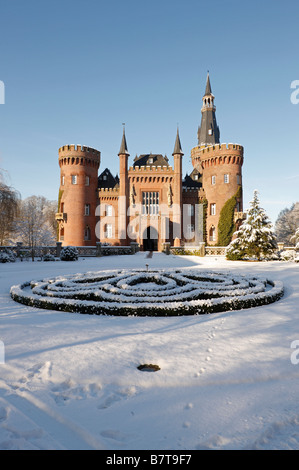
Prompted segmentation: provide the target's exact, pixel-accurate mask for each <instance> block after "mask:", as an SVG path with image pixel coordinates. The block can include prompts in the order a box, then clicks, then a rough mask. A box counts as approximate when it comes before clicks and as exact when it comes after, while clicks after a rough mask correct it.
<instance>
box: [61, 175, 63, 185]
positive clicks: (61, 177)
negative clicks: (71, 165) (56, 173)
mask: <svg viewBox="0 0 299 470" xmlns="http://www.w3.org/2000/svg"><path fill="white" fill-rule="evenodd" d="M61 186H64V176H62V177H61Z"/></svg>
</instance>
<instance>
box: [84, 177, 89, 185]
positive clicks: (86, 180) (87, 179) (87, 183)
mask: <svg viewBox="0 0 299 470" xmlns="http://www.w3.org/2000/svg"><path fill="white" fill-rule="evenodd" d="M85 186H89V176H85Z"/></svg>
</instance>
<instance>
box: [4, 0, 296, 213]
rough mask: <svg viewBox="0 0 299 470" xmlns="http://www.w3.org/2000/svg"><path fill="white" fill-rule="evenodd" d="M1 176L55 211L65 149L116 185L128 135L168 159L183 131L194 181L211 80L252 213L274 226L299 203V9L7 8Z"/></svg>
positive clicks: (280, 4) (63, 0)
mask: <svg viewBox="0 0 299 470" xmlns="http://www.w3.org/2000/svg"><path fill="white" fill-rule="evenodd" d="M0 14H1V23H2V24H1V31H0V59H1V60H0V80H1V81H3V82H4V84H5V104H4V105H0V167H1V168H3V169H4V170H5V171H6V172H7V173H6V174H7V181H8V183H10V184H11V185H13V186H14V187H15V188H16V189H18V190H19V191H20V193H21V195H22V198H25V197H27V196H30V195H32V194H36V195H44V196H45V197H47V198H48V199H53V200H54V199H57V194H58V188H59V166H58V148H59V147H61V146H62V145H65V144H82V145H87V146H90V147H94V148H96V149H98V150H100V151H101V152H102V163H101V167H100V169H101V170H104V169H105V168H106V167H109V168H110V169H111V171H112V172H113V173H118V156H117V154H118V151H119V147H120V142H121V136H122V123H123V122H125V123H126V137H127V143H128V149H129V152H130V154H131V157H130V163H131V164H132V162H133V159H134V157H135V155H136V154H138V155H140V154H142V153H147V152H153V153H162V154H167V156H168V157H169V158H170V161H171V162H172V151H173V147H174V142H175V136H176V129H177V125H179V130H180V137H181V143H182V148H183V151H184V154H185V155H184V172H190V171H191V170H192V164H191V160H190V151H191V148H192V147H194V146H196V144H197V127H198V125H199V123H200V119H201V112H200V110H201V99H202V95H203V92H204V89H205V81H206V74H207V70H209V71H210V77H211V85H212V91H213V93H214V95H215V104H216V107H217V111H216V115H217V121H218V124H219V127H220V131H221V141H222V142H234V143H239V144H241V145H243V146H244V149H245V162H244V166H243V181H244V208H245V209H246V208H248V203H249V201H250V200H251V198H252V194H253V191H254V190H255V189H258V190H259V193H260V200H261V205H262V206H263V207H264V208H265V209H266V211H267V213H268V215H269V217H270V219H271V220H272V222H275V220H276V217H277V215H278V213H279V211H280V210H281V209H283V208H284V207H290V206H291V204H292V203H293V202H296V201H298V200H299V194H298V193H299V190H298V187H299V164H298V130H299V104H298V105H295V104H292V103H291V100H290V96H291V93H292V90H291V88H290V87H291V82H292V81H294V80H299V70H298V67H299V65H298V64H299V60H298V55H299V47H298V44H299V41H298V35H299V34H298V31H299V28H298V18H299V2H298V1H297V0H285V1H281V0H271V1H270V0H260V1H256V0H251V1H250V2H243V1H242V2H240V1H235V0H231V1H230V0H215V1H201V0H197V1H195V0H184V1H177V0H171V1H170V0H159V1H157V0H151V1H150V2H144V1H140V0H139V1H135V0H127V1H125V2H124V1H119V0H110V1H109V2H107V1H105V2H104V1H101V0H85V1H81V0H71V1H70V0H60V1H56V0H51V1H41V0H39V1H36V0H27V1H26V2H24V1H20V0H14V1H13V2H12V1H11V0H2V1H1V10H0Z"/></svg>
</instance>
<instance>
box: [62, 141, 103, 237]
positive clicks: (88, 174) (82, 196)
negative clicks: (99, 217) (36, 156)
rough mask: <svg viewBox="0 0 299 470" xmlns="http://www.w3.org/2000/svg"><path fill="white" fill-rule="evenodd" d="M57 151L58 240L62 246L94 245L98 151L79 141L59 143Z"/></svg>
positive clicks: (99, 156) (99, 153) (99, 159)
mask: <svg viewBox="0 0 299 470" xmlns="http://www.w3.org/2000/svg"><path fill="white" fill-rule="evenodd" d="M58 155H59V166H60V188H59V198H58V211H59V212H58V213H57V214H56V219H57V221H58V231H59V236H58V240H59V241H61V242H62V245H63V246H67V245H70V246H95V245H96V235H95V225H96V216H95V211H96V205H97V187H98V169H99V166H100V162H101V152H99V151H98V150H95V149H93V148H90V147H83V146H80V145H77V146H76V145H65V146H63V147H60V149H59V151H58Z"/></svg>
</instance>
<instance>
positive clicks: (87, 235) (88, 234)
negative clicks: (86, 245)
mask: <svg viewBox="0 0 299 470" xmlns="http://www.w3.org/2000/svg"><path fill="white" fill-rule="evenodd" d="M90 239H91V232H90V228H89V227H88V226H87V227H85V230H84V240H90Z"/></svg>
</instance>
